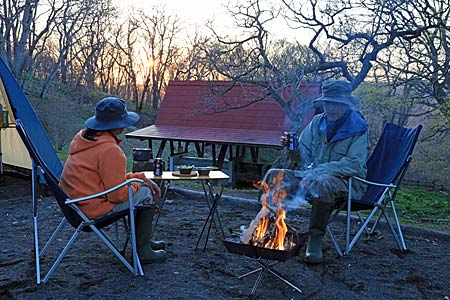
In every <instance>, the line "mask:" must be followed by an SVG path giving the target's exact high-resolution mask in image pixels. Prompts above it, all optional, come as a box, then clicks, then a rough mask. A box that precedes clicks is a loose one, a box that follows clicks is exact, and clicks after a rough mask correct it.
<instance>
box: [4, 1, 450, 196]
mask: <svg viewBox="0 0 450 300" xmlns="http://www.w3.org/2000/svg"><path fill="white" fill-rule="evenodd" d="M300 2H301V4H300ZM449 6H450V3H449V0H433V1H425V0H418V1H404V0H385V1H378V0H369V1H363V0H354V1H322V0H308V1H290V0H278V1H269V0H246V1H230V2H229V4H228V6H227V8H228V13H229V16H230V20H232V22H231V23H230V24H228V27H229V29H230V28H231V30H228V31H226V32H225V31H221V28H222V27H221V26H218V25H221V24H215V22H214V21H215V20H210V21H208V22H207V23H205V24H201V26H200V27H199V28H198V29H197V30H195V31H192V28H190V27H189V26H186V22H185V20H182V19H180V18H179V17H178V16H177V15H174V14H173V13H171V12H170V11H169V10H168V9H166V8H165V7H164V6H155V7H153V9H152V10H150V12H149V11H144V10H142V9H136V8H130V9H129V10H128V11H126V12H124V11H123V10H122V9H121V8H119V7H118V6H117V5H116V4H115V3H114V2H113V1H111V0H89V1H85V0H18V1H4V2H3V4H2V7H1V10H0V22H1V23H0V55H1V56H2V58H3V59H4V60H5V61H6V62H7V63H8V65H9V66H10V68H11V71H12V72H13V74H14V76H15V77H16V79H17V80H18V81H19V82H20V84H21V86H22V87H23V89H24V91H25V92H26V94H27V96H28V98H29V99H30V101H31V102H32V104H33V106H34V108H35V109H36V111H37V112H38V115H39V117H40V119H41V121H42V123H43V124H44V126H45V128H46V130H47V133H48V135H49V137H50V139H51V140H52V142H53V144H54V145H55V148H56V149H58V150H59V151H62V152H66V151H67V147H68V143H69V142H70V140H71V138H72V136H73V135H74V133H75V132H76V131H78V130H79V129H80V128H82V124H83V121H84V120H85V119H86V118H87V117H89V116H91V115H92V113H93V106H94V103H95V102H96V101H98V100H99V99H101V98H102V97H104V96H107V95H115V96H119V97H122V98H124V99H126V100H127V102H128V103H129V108H130V109H131V110H134V111H136V112H138V113H140V114H141V119H142V122H141V123H140V124H138V126H145V125H149V124H151V123H152V120H154V118H155V116H156V114H157V112H158V108H159V107H160V105H161V103H162V101H164V94H165V90H166V87H167V84H168V82H169V80H172V79H180V80H227V81H229V82H230V84H241V83H254V84H258V85H261V86H262V87H263V88H264V90H265V91H266V92H267V96H271V97H273V98H275V99H276V100H277V101H278V103H279V104H280V105H281V106H282V107H283V109H284V110H285V111H286V113H287V114H288V116H289V117H290V119H291V121H292V126H293V128H295V129H296V128H298V127H299V126H298V125H299V124H301V123H302V121H303V120H302V116H303V113H304V111H305V110H306V109H309V108H310V106H311V99H308V97H305V96H304V95H303V94H302V93H301V91H300V90H299V89H297V87H298V86H299V85H300V83H301V82H304V81H319V82H321V81H326V80H329V79H346V80H348V81H349V82H350V83H351V84H352V87H353V88H354V90H355V94H357V95H358V96H359V97H360V98H361V99H362V105H361V107H360V110H361V111H362V112H363V114H364V115H365V116H366V118H367V120H368V123H369V125H370V137H371V139H372V142H374V141H376V139H377V138H378V137H379V134H380V133H381V129H382V127H383V125H384V124H385V123H386V122H393V123H396V124H399V125H402V126H410V127H412V126H416V125H417V124H419V123H420V124H424V125H425V126H424V130H423V132H422V134H421V137H420V141H419V143H418V146H417V147H416V151H415V155H414V160H413V164H412V166H411V168H410V172H408V176H407V179H408V180H409V181H410V182H415V183H419V184H422V185H427V186H430V187H432V188H434V189H436V190H440V191H443V192H446V191H448V186H449V183H450V139H449V131H450V98H449V91H450V72H449V66H450V47H449V41H448V39H449V36H450V35H449V33H450V21H449V16H450V11H449V10H448V7H449ZM275 22H283V23H284V24H285V25H286V26H288V28H290V30H292V31H296V30H297V31H299V32H304V33H305V34H304V35H303V36H302V39H301V40H299V39H298V38H296V37H298V36H299V35H295V36H293V37H292V39H291V38H289V37H283V38H279V37H277V36H280V35H277V32H276V30H277V29H276V28H277V27H275V26H273V24H274V23H275ZM286 87H290V88H292V90H293V91H294V92H293V93H292V95H290V97H289V98H287V97H285V95H281V94H280V91H282V90H283V89H284V88H286ZM220 92H221V91H219V93H220ZM260 100H261V99H250V101H260ZM206 102H207V103H208V105H210V106H211V107H209V108H210V109H211V110H213V111H215V112H220V111H223V110H224V109H238V108H239V107H232V108H223V107H214V104H213V103H214V101H206ZM294 102H295V103H300V105H292V103H294Z"/></svg>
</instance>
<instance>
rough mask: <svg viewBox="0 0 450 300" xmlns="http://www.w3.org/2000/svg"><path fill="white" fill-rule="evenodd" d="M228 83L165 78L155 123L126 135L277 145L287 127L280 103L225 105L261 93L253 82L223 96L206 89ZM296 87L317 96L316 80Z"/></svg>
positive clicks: (260, 89)
mask: <svg viewBox="0 0 450 300" xmlns="http://www.w3.org/2000/svg"><path fill="white" fill-rule="evenodd" d="M229 85H230V82H229V81H213V82H210V81H179V80H173V81H170V82H169V85H168V87H167V91H166V95H165V97H164V101H163V102H162V104H161V107H160V109H159V112H158V116H157V118H156V120H155V125H152V126H149V127H145V128H142V129H139V130H136V131H134V132H132V133H128V134H127V135H126V136H127V137H130V138H139V139H160V140H173V141H177V140H181V141H198V142H211V143H216V144H230V145H231V144H235V145H236V144H239V145H249V146H266V147H267V146H271V147H281V146H280V141H279V139H280V136H281V134H282V132H283V131H286V130H288V129H289V128H290V121H289V118H288V117H287V116H286V114H285V113H284V110H283V109H282V107H281V106H280V105H279V104H278V103H277V102H276V101H275V100H274V99H273V98H271V97H268V98H266V99H264V100H262V101H258V102H255V103H253V104H250V105H248V106H246V107H243V108H239V109H229V108H230V107H231V108H232V107H236V106H238V105H242V104H246V103H247V102H248V101H249V100H254V99H258V98H261V97H262V96H263V95H265V93H264V90H263V88H262V87H260V86H257V85H254V84H241V85H236V86H234V87H232V88H231V89H230V90H229V91H228V92H227V93H226V94H225V95H222V96H214V95H212V92H211V88H214V89H223V88H225V87H227V86H229ZM301 88H302V89H303V90H304V93H305V94H306V95H307V96H310V97H316V96H317V95H318V94H319V89H320V84H319V83H305V84H304V85H303V86H302V87H301ZM285 92H286V93H287V92H288V90H285ZM207 103H210V104H211V103H214V105H209V106H208V105H205V104H207ZM217 111H220V112H217ZM311 117H312V115H309V116H308V117H307V118H305V119H310V118H311Z"/></svg>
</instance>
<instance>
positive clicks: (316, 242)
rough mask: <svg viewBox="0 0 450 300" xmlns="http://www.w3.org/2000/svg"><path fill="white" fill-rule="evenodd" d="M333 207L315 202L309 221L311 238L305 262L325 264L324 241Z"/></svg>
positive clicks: (309, 238)
mask: <svg viewBox="0 0 450 300" xmlns="http://www.w3.org/2000/svg"><path fill="white" fill-rule="evenodd" d="M331 211H332V205H331V204H328V203H322V202H318V201H314V202H313V204H312V208H311V216H310V219H309V237H308V245H307V247H306V254H305V262H306V263H309V264H320V263H322V262H323V254H322V240H323V236H324V235H325V231H326V229H327V224H328V221H329V219H330V215H331Z"/></svg>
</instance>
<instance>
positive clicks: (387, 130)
mask: <svg viewBox="0 0 450 300" xmlns="http://www.w3.org/2000/svg"><path fill="white" fill-rule="evenodd" d="M421 129H422V125H419V126H417V127H415V128H404V127H401V126H398V125H395V124H392V123H387V124H386V125H385V127H384V129H383V132H382V134H381V137H380V139H379V140H378V142H377V144H376V146H375V149H374V150H373V152H372V154H371V155H370V157H369V159H368V160H367V176H366V179H362V178H358V177H351V178H349V182H348V184H349V187H350V186H351V185H352V181H353V180H358V181H362V182H365V183H366V184H367V190H366V192H365V194H364V196H363V198H362V199H361V200H355V199H352V194H351V189H350V188H349V193H348V197H347V199H345V200H344V201H342V202H341V203H340V204H338V207H337V209H336V210H335V211H334V213H333V214H332V216H331V218H330V223H331V222H332V221H333V220H334V219H335V218H336V216H337V215H338V214H339V212H340V211H341V210H347V223H346V241H345V243H346V244H345V251H344V253H342V250H341V248H340V247H339V244H338V242H337V241H336V238H335V237H334V235H333V232H332V231H331V228H330V225H328V226H327V232H328V234H329V236H330V238H331V240H332V242H333V244H334V246H335V247H336V250H337V252H338V253H339V255H340V256H342V255H347V254H349V252H350V250H351V249H352V248H353V247H354V246H355V244H356V242H357V241H358V239H359V238H360V237H361V234H362V233H363V232H364V231H365V232H366V233H367V234H373V232H374V230H375V228H376V226H377V225H378V222H379V221H380V218H381V216H382V215H383V216H384V217H385V219H386V222H387V225H388V226H389V229H390V231H391V232H392V234H393V236H394V239H395V241H396V243H397V246H398V247H399V249H400V250H401V251H406V250H407V248H406V243H405V240H404V238H403V233H402V229H401V226H400V222H399V220H398V216H397V211H396V210H395V203H394V202H395V198H396V195H397V192H398V188H399V185H400V182H401V181H402V178H403V176H404V175H405V172H406V170H407V168H408V165H409V163H410V161H411V155H412V152H413V150H414V147H415V145H416V142H417V139H418V137H419V134H420V131H421ZM338 203H339V202H338ZM389 208H390V212H391V213H392V217H393V221H394V224H393V223H392V221H391V216H390V215H389V213H388V210H389ZM378 210H380V212H379V214H378V216H377V217H376V218H374V216H375V215H376V213H377V211H378ZM360 211H369V215H368V216H367V217H366V218H365V219H364V218H363V217H362V216H361V214H360ZM351 212H356V214H357V216H358V220H359V221H360V224H361V225H360V227H359V230H358V231H357V233H356V234H355V235H354V237H353V239H352V240H351V242H350V237H351V234H350V230H351V228H350V224H351ZM373 218H374V219H375V220H374V224H373V226H372V228H369V227H368V226H369V223H370V222H371V221H372V219H373ZM330 223H329V224H330ZM394 225H395V226H394Z"/></svg>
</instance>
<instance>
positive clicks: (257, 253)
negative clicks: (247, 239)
mask: <svg viewBox="0 0 450 300" xmlns="http://www.w3.org/2000/svg"><path fill="white" fill-rule="evenodd" d="M288 235H290V237H289V238H290V239H292V241H293V243H294V246H293V247H292V249H288V250H278V249H270V248H265V247H259V246H253V245H249V244H243V243H242V242H241V241H240V239H239V238H227V239H225V240H224V241H223V243H224V245H225V248H226V249H227V251H228V252H230V253H234V254H239V255H244V256H247V257H250V258H256V259H268V260H275V261H280V262H281V261H286V260H288V259H290V258H292V257H294V256H297V255H298V254H299V251H300V249H301V248H302V246H303V245H304V244H305V241H306V234H303V235H299V234H298V233H294V232H288Z"/></svg>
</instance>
